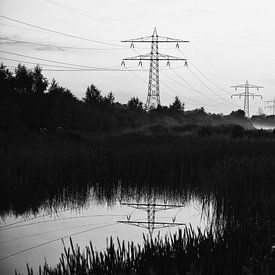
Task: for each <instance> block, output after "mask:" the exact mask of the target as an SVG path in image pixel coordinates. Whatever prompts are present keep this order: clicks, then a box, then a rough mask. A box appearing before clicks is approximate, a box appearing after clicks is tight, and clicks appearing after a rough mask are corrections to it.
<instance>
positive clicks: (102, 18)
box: [44, 0, 138, 30]
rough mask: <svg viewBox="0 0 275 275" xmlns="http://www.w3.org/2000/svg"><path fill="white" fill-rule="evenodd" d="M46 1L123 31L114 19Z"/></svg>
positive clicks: (49, 0)
mask: <svg viewBox="0 0 275 275" xmlns="http://www.w3.org/2000/svg"><path fill="white" fill-rule="evenodd" d="M44 1H45V2H48V3H51V4H53V5H56V6H58V7H61V8H63V9H66V10H68V11H70V12H73V13H76V14H79V15H82V16H85V17H88V18H92V19H96V20H98V21H101V22H103V23H107V24H109V25H111V26H115V27H118V28H120V29H121V26H120V25H118V24H116V23H114V21H117V22H119V21H120V20H113V19H109V18H106V17H103V16H99V15H96V14H93V15H92V14H90V13H86V12H84V11H83V10H80V9H75V8H72V7H69V6H67V5H62V4H60V3H56V2H54V1H51V0H44ZM120 22H121V23H123V25H125V23H126V24H128V25H129V23H127V22H122V21H120ZM124 28H125V26H124ZM130 28H131V29H135V30H138V29H137V28H133V27H130ZM127 29H129V28H127Z"/></svg>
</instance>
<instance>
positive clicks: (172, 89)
mask: <svg viewBox="0 0 275 275" xmlns="http://www.w3.org/2000/svg"><path fill="white" fill-rule="evenodd" d="M142 68H143V67H142ZM143 70H144V71H145V72H147V71H146V70H145V69H144V68H143ZM160 83H161V85H164V86H166V87H167V88H168V89H170V90H171V91H173V92H174V93H175V94H176V95H178V96H181V97H184V98H186V99H188V100H190V101H193V102H195V103H196V104H199V105H203V106H212V105H206V104H202V103H201V102H199V101H197V100H195V99H192V98H190V97H187V96H186V95H183V94H181V93H179V92H178V91H177V90H175V89H174V88H172V87H171V86H169V85H167V84H166V83H164V82H163V81H160ZM162 93H163V92H162Z"/></svg>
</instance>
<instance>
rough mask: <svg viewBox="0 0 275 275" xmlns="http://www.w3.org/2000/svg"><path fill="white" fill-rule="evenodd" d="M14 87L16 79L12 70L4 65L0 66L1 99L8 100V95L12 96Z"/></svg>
mask: <svg viewBox="0 0 275 275" xmlns="http://www.w3.org/2000/svg"><path fill="white" fill-rule="evenodd" d="M13 85H14V77H13V74H12V72H11V71H10V70H8V69H7V68H6V66H4V64H3V63H1V65H0V98H6V97H7V96H8V95H10V96H11V93H12V90H13Z"/></svg>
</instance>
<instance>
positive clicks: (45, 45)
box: [0, 37, 125, 51]
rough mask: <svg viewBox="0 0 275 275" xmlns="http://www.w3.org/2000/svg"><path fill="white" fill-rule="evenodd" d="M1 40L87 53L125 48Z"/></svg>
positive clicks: (3, 38)
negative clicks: (85, 51)
mask: <svg viewBox="0 0 275 275" xmlns="http://www.w3.org/2000/svg"><path fill="white" fill-rule="evenodd" d="M0 39H1V40H6V41H10V42H16V43H21V44H27V45H35V46H43V47H53V48H57V49H58V48H59V49H69V50H87V51H113V50H122V49H123V50H124V49H125V48H122V47H118V48H89V47H72V46H63V45H56V44H48V43H38V42H30V41H23V40H16V39H11V38H5V37H0Z"/></svg>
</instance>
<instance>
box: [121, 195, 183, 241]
mask: <svg viewBox="0 0 275 275" xmlns="http://www.w3.org/2000/svg"><path fill="white" fill-rule="evenodd" d="M121 205H126V206H129V207H133V208H136V209H140V210H145V211H146V212H147V221H131V216H127V221H118V223H123V224H129V225H134V226H138V227H142V228H146V229H148V231H149V235H150V237H151V238H152V235H153V232H154V230H155V229H160V228H166V227H172V226H180V225H185V224H184V223H176V222H175V221H176V217H174V218H172V221H173V222H156V212H157V211H163V210H168V209H173V208H178V207H183V205H176V204H156V202H155V199H154V198H153V197H150V198H149V199H148V203H127V202H122V203H121Z"/></svg>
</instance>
